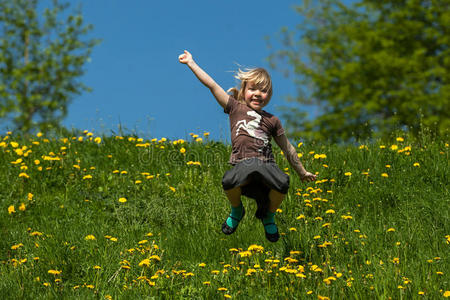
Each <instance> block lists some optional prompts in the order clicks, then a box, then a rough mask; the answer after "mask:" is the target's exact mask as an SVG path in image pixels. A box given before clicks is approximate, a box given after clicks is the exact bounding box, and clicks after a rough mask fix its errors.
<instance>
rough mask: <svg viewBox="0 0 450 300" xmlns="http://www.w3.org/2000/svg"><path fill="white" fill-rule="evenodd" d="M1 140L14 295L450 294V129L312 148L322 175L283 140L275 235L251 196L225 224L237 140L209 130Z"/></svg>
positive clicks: (5, 250) (4, 278)
mask: <svg viewBox="0 0 450 300" xmlns="http://www.w3.org/2000/svg"><path fill="white" fill-rule="evenodd" d="M0 138H1V141H0V199H1V200H0V230H1V231H0V233H1V236H0V294H1V295H3V296H5V295H7V296H9V297H10V298H11V299H16V298H26V299H47V298H56V297H58V298H59V297H63V298H100V299H105V297H106V298H109V297H111V298H112V299H119V298H120V299H136V298H137V299H141V298H152V297H155V298H168V299H171V298H211V299H212V298H221V297H232V298H236V299H272V298H277V299H278V298H279V299H288V298H293V299H295V298H297V299H318V298H320V297H329V298H331V299H340V298H348V299H367V298H376V299H388V298H392V299H411V298H421V297H422V296H421V295H420V294H421V293H423V294H424V295H423V296H424V297H426V298H427V299H434V298H437V299H439V298H443V297H444V295H445V294H446V292H447V293H450V292H448V290H449V276H448V272H449V270H450V266H449V247H450V245H449V243H450V236H449V235H450V229H449V224H450V222H449V202H450V201H449V200H450V193H449V190H448V183H449V146H448V143H447V141H444V140H439V139H431V138H428V139H426V140H424V139H421V140H409V139H406V138H405V140H404V141H397V140H395V139H393V140H392V141H389V142H386V143H384V144H382V143H381V142H376V143H372V144H368V145H366V146H364V145H361V146H360V145H356V146H355V145H354V146H349V145H347V146H338V145H306V146H305V145H303V146H301V147H299V148H298V152H299V153H302V154H303V157H302V158H301V159H302V161H303V162H304V165H305V166H306V167H307V169H308V170H310V171H313V172H317V173H318V181H317V182H315V183H302V182H301V181H300V180H299V178H298V177H297V176H296V175H295V174H293V171H292V170H291V169H290V168H289V165H288V163H287V161H286V160H285V159H284V158H283V157H282V156H281V154H280V151H279V149H275V156H276V160H277V162H278V164H279V165H280V167H281V168H282V169H283V170H284V169H285V168H286V169H285V170H286V172H288V173H290V175H291V188H290V191H289V194H288V195H287V197H286V199H285V201H284V202H283V204H282V206H281V210H282V211H281V212H279V213H278V214H277V216H276V219H277V222H278V225H279V229H280V232H281V233H282V236H281V239H280V240H279V241H278V242H277V243H274V244H272V243H270V242H268V241H266V239H265V237H264V231H263V227H262V225H261V223H260V221H259V220H257V219H256V218H255V217H254V212H255V210H256V204H255V202H254V201H253V200H251V199H247V198H244V199H243V203H244V206H245V208H246V210H247V215H246V216H245V218H244V220H243V221H242V222H241V224H240V225H239V229H238V230H237V232H236V233H234V234H233V235H231V236H225V235H223V234H222V232H221V230H220V227H221V223H222V222H223V221H224V219H225V217H226V216H227V214H228V213H229V204H228V203H227V201H226V197H225V195H224V193H223V191H222V188H221V178H222V176H223V173H224V172H225V171H226V170H227V169H228V168H229V166H228V164H227V161H228V158H229V153H230V147H229V146H227V145H224V144H222V143H218V142H214V141H209V140H208V138H207V137H203V141H201V142H200V141H195V140H194V139H192V140H189V141H186V142H184V143H181V142H179V141H163V140H152V141H142V140H138V139H136V138H134V137H103V138H102V140H101V141H100V142H99V143H97V142H98V140H97V142H96V141H94V138H95V136H92V137H89V135H88V134H86V133H85V135H84V136H83V140H82V141H81V139H79V137H78V136H76V137H66V138H65V139H64V138H58V139H54V138H52V139H46V138H45V136H42V137H32V138H26V139H25V138H22V137H20V136H14V135H6V136H2V137H0ZM392 145H397V147H398V148H397V149H395V147H394V148H392ZM383 146H385V147H384V148H383ZM408 147H410V148H408ZM182 148H183V149H185V152H184V153H182V152H183V151H180V150H181V149H182ZM316 154H325V156H326V157H324V156H323V155H322V156H321V157H319V156H317V155H316ZM315 155H316V156H315ZM19 159H21V160H19ZM36 160H39V163H38V162H37V161H36ZM189 162H191V163H189ZM192 162H199V163H197V164H192ZM37 163H38V164H37ZM387 165H389V167H387ZM349 173H351V175H349ZM382 174H384V176H383V175H382ZM88 175H90V176H88ZM27 177H29V178H27ZM31 194H32V196H31ZM120 198H125V199H126V202H124V203H121V202H120V201H119V199H120ZM22 203H23V204H22ZM21 205H22V209H20V207H21ZM12 207H14V211H15V212H9V211H8V209H12ZM90 235H92V236H94V237H95V239H89V238H88V239H87V237H89V236H90ZM146 259H148V260H146ZM139 264H141V265H142V266H139ZM94 266H99V267H100V268H99V269H96V268H94ZM49 270H56V271H58V272H56V273H59V274H51V273H49ZM221 288H223V289H226V290H223V291H222V290H220V289H221Z"/></svg>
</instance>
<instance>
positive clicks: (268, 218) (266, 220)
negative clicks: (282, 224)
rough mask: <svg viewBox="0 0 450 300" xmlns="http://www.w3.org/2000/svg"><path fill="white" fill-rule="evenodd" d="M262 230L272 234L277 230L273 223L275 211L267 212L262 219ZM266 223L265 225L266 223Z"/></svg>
mask: <svg viewBox="0 0 450 300" xmlns="http://www.w3.org/2000/svg"><path fill="white" fill-rule="evenodd" d="M263 224H264V230H265V231H266V232H267V233H269V234H274V233H276V232H277V231H278V228H277V225H275V213H274V212H270V211H269V212H267V215H266V217H265V218H264V219H263ZM266 224H267V225H266Z"/></svg>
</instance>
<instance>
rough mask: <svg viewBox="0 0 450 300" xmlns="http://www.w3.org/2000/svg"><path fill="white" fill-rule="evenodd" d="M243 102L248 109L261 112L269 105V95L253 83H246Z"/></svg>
mask: <svg viewBox="0 0 450 300" xmlns="http://www.w3.org/2000/svg"><path fill="white" fill-rule="evenodd" d="M244 100H245V103H246V104H247V106H248V107H250V108H252V109H254V110H256V111H261V110H262V108H263V107H264V106H266V105H267V104H268V103H269V100H270V99H269V93H268V91H267V90H265V89H262V88H261V87H258V86H257V85H256V84H254V83H253V82H248V83H247V84H246V86H245V90H244Z"/></svg>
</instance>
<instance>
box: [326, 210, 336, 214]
mask: <svg viewBox="0 0 450 300" xmlns="http://www.w3.org/2000/svg"><path fill="white" fill-rule="evenodd" d="M325 213H326V214H334V213H335V211H334V210H333V209H329V210H327V211H326V212H325Z"/></svg>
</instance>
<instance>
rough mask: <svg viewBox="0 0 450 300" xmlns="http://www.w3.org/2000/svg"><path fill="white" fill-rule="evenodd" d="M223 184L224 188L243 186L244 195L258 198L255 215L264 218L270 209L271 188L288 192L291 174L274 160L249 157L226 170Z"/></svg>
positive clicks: (284, 192) (283, 192)
mask: <svg viewBox="0 0 450 300" xmlns="http://www.w3.org/2000/svg"><path fill="white" fill-rule="evenodd" d="M244 184H245V185H244ZM242 185H244V186H242ZM222 186H223V189H224V190H229V189H232V188H235V187H238V186H241V193H242V195H244V196H246V197H249V198H252V199H255V200H256V204H257V206H258V208H257V210H256V214H255V216H256V217H257V218H259V219H263V218H264V217H265V216H266V214H267V211H268V209H269V202H270V200H269V192H270V190H271V189H273V190H276V191H278V192H280V193H282V194H287V192H288V190H289V175H287V174H286V173H284V172H283V171H281V170H280V168H279V167H278V166H277V164H276V163H274V162H270V161H269V162H267V161H263V160H261V159H258V158H249V159H246V160H243V161H241V162H239V163H238V164H236V165H235V166H234V167H233V168H232V169H230V170H228V171H227V172H225V175H224V176H223V178H222Z"/></svg>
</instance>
